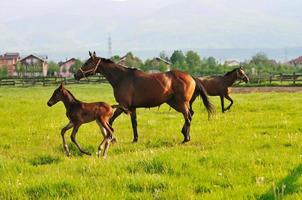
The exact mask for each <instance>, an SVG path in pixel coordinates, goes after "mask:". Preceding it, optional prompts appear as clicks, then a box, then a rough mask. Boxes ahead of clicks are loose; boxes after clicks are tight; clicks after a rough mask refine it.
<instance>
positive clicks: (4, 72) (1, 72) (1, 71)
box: [0, 66, 8, 78]
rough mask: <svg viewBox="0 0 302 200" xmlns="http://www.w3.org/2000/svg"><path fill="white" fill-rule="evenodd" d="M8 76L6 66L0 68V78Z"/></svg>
mask: <svg viewBox="0 0 302 200" xmlns="http://www.w3.org/2000/svg"><path fill="white" fill-rule="evenodd" d="M7 76H8V70H7V67H6V66H2V67H1V68H0V78H4V77H7Z"/></svg>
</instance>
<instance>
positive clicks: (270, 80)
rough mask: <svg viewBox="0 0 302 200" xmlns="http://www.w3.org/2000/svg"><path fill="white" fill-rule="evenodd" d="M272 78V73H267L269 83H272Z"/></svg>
mask: <svg viewBox="0 0 302 200" xmlns="http://www.w3.org/2000/svg"><path fill="white" fill-rule="evenodd" d="M272 79H273V75H272V74H271V73H270V74H269V84H270V85H271V84H272Z"/></svg>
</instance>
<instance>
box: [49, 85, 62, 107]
mask: <svg viewBox="0 0 302 200" xmlns="http://www.w3.org/2000/svg"><path fill="white" fill-rule="evenodd" d="M64 89H65V88H64V86H63V83H61V85H60V86H59V87H58V88H57V89H56V90H55V91H54V92H53V94H52V96H51V97H50V99H49V100H48V102H47V105H48V106H49V107H51V106H53V105H55V104H56V103H58V102H59V101H62V96H63V91H64Z"/></svg>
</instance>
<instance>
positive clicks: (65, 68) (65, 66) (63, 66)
mask: <svg viewBox="0 0 302 200" xmlns="http://www.w3.org/2000/svg"><path fill="white" fill-rule="evenodd" d="M75 63H76V59H75V58H70V59H68V60H67V59H66V61H65V62H59V67H60V76H62V77H70V76H72V73H71V71H70V67H71V66H72V65H74V64H75Z"/></svg>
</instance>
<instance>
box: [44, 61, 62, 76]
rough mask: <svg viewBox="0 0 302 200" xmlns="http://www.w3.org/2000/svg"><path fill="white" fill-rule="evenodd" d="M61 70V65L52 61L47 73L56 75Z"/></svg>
mask: <svg viewBox="0 0 302 200" xmlns="http://www.w3.org/2000/svg"><path fill="white" fill-rule="evenodd" d="M59 71H60V67H59V65H58V64H57V63H55V62H53V61H50V62H49V63H48V71H47V74H49V75H52V76H53V75H55V73H58V72H59Z"/></svg>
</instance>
